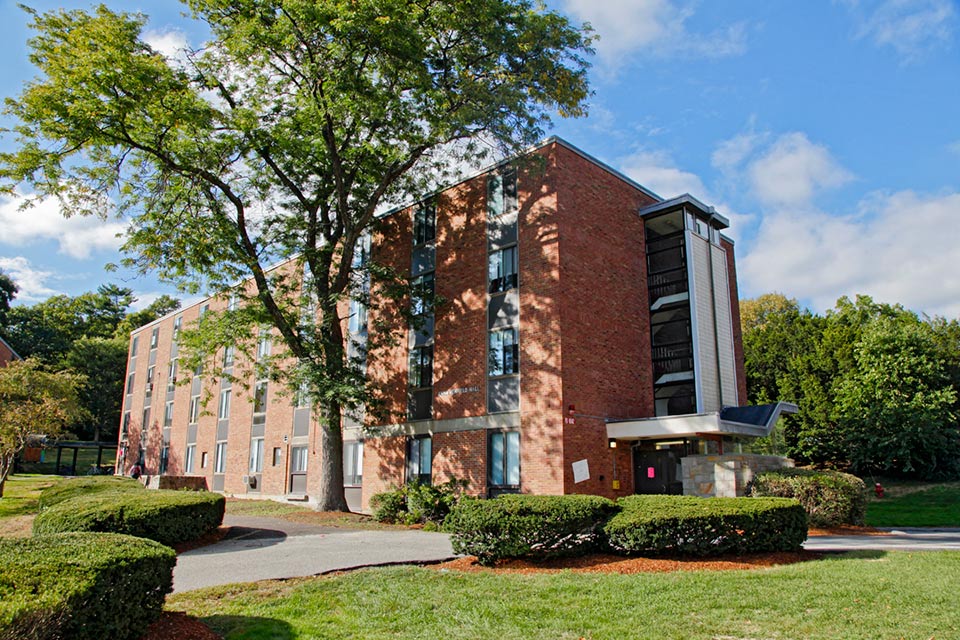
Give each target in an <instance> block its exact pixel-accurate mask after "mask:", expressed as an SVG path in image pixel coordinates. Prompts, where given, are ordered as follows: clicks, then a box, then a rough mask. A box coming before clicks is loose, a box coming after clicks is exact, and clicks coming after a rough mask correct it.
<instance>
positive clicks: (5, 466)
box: [0, 454, 16, 498]
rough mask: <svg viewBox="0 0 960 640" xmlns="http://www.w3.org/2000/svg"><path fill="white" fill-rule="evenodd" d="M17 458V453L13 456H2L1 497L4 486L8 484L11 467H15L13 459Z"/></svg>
mask: <svg viewBox="0 0 960 640" xmlns="http://www.w3.org/2000/svg"><path fill="white" fill-rule="evenodd" d="M15 459H16V454H13V455H12V456H6V455H5V456H0V498H2V497H3V487H4V486H5V485H6V484H7V476H8V475H9V474H10V469H12V468H13V461H14V460H15Z"/></svg>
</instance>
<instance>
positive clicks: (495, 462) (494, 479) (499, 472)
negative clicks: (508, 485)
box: [490, 433, 504, 486]
mask: <svg viewBox="0 0 960 640" xmlns="http://www.w3.org/2000/svg"><path fill="white" fill-rule="evenodd" d="M503 444H504V437H503V434H502V433H492V434H490V484H492V485H494V486H497V485H502V484H503Z"/></svg>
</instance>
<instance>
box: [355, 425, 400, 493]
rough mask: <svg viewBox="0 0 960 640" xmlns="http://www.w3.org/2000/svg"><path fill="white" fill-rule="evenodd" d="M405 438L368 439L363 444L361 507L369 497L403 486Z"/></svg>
mask: <svg viewBox="0 0 960 640" xmlns="http://www.w3.org/2000/svg"><path fill="white" fill-rule="evenodd" d="M406 442H407V439H406V437H405V436H391V437H386V438H369V439H368V440H367V441H366V442H364V444H363V506H364V508H368V507H369V504H370V496H372V495H374V494H375V493H381V492H383V491H389V490H392V489H394V488H396V487H398V486H400V485H402V484H403V481H404V477H403V476H404V469H405V462H406V455H407V454H406Z"/></svg>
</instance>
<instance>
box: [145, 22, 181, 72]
mask: <svg viewBox="0 0 960 640" xmlns="http://www.w3.org/2000/svg"><path fill="white" fill-rule="evenodd" d="M143 41H144V42H146V43H147V44H148V45H150V46H151V47H152V48H153V49H154V50H155V51H157V52H158V53H161V54H163V56H164V57H165V58H167V60H169V61H170V62H172V63H174V64H175V65H177V66H181V67H183V66H186V64H187V50H188V47H189V43H188V42H187V36H186V35H185V34H184V33H183V32H182V31H177V30H171V31H156V30H151V31H146V32H144V34H143Z"/></svg>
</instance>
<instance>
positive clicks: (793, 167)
mask: <svg viewBox="0 0 960 640" xmlns="http://www.w3.org/2000/svg"><path fill="white" fill-rule="evenodd" d="M721 157H723V154H721ZM748 173H749V179H750V185H751V187H752V188H753V191H754V194H755V195H756V196H757V198H759V199H760V201H761V202H762V203H764V204H766V205H772V206H775V207H780V206H786V207H798V206H806V205H807V204H808V203H809V202H810V200H811V199H812V198H813V196H814V195H815V194H816V192H817V191H819V190H822V189H827V188H831V187H839V186H841V185H843V184H846V183H847V182H849V181H850V180H852V179H853V175H852V174H851V173H850V172H849V171H847V170H846V169H844V168H843V167H842V166H841V165H840V164H839V163H838V162H837V161H836V160H835V159H834V158H833V156H832V155H831V154H830V152H829V151H828V150H827V148H826V147H825V146H823V145H819V144H814V143H812V142H810V140H809V139H808V138H807V136H806V135H805V134H803V133H797V132H794V133H788V134H784V135H782V136H780V137H779V138H778V139H777V140H776V141H775V142H774V143H773V144H772V145H771V146H770V147H769V148H768V149H767V150H766V152H765V153H764V154H763V155H762V156H760V157H759V158H757V159H755V160H753V161H752V162H751V163H750V166H749V167H748Z"/></svg>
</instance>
